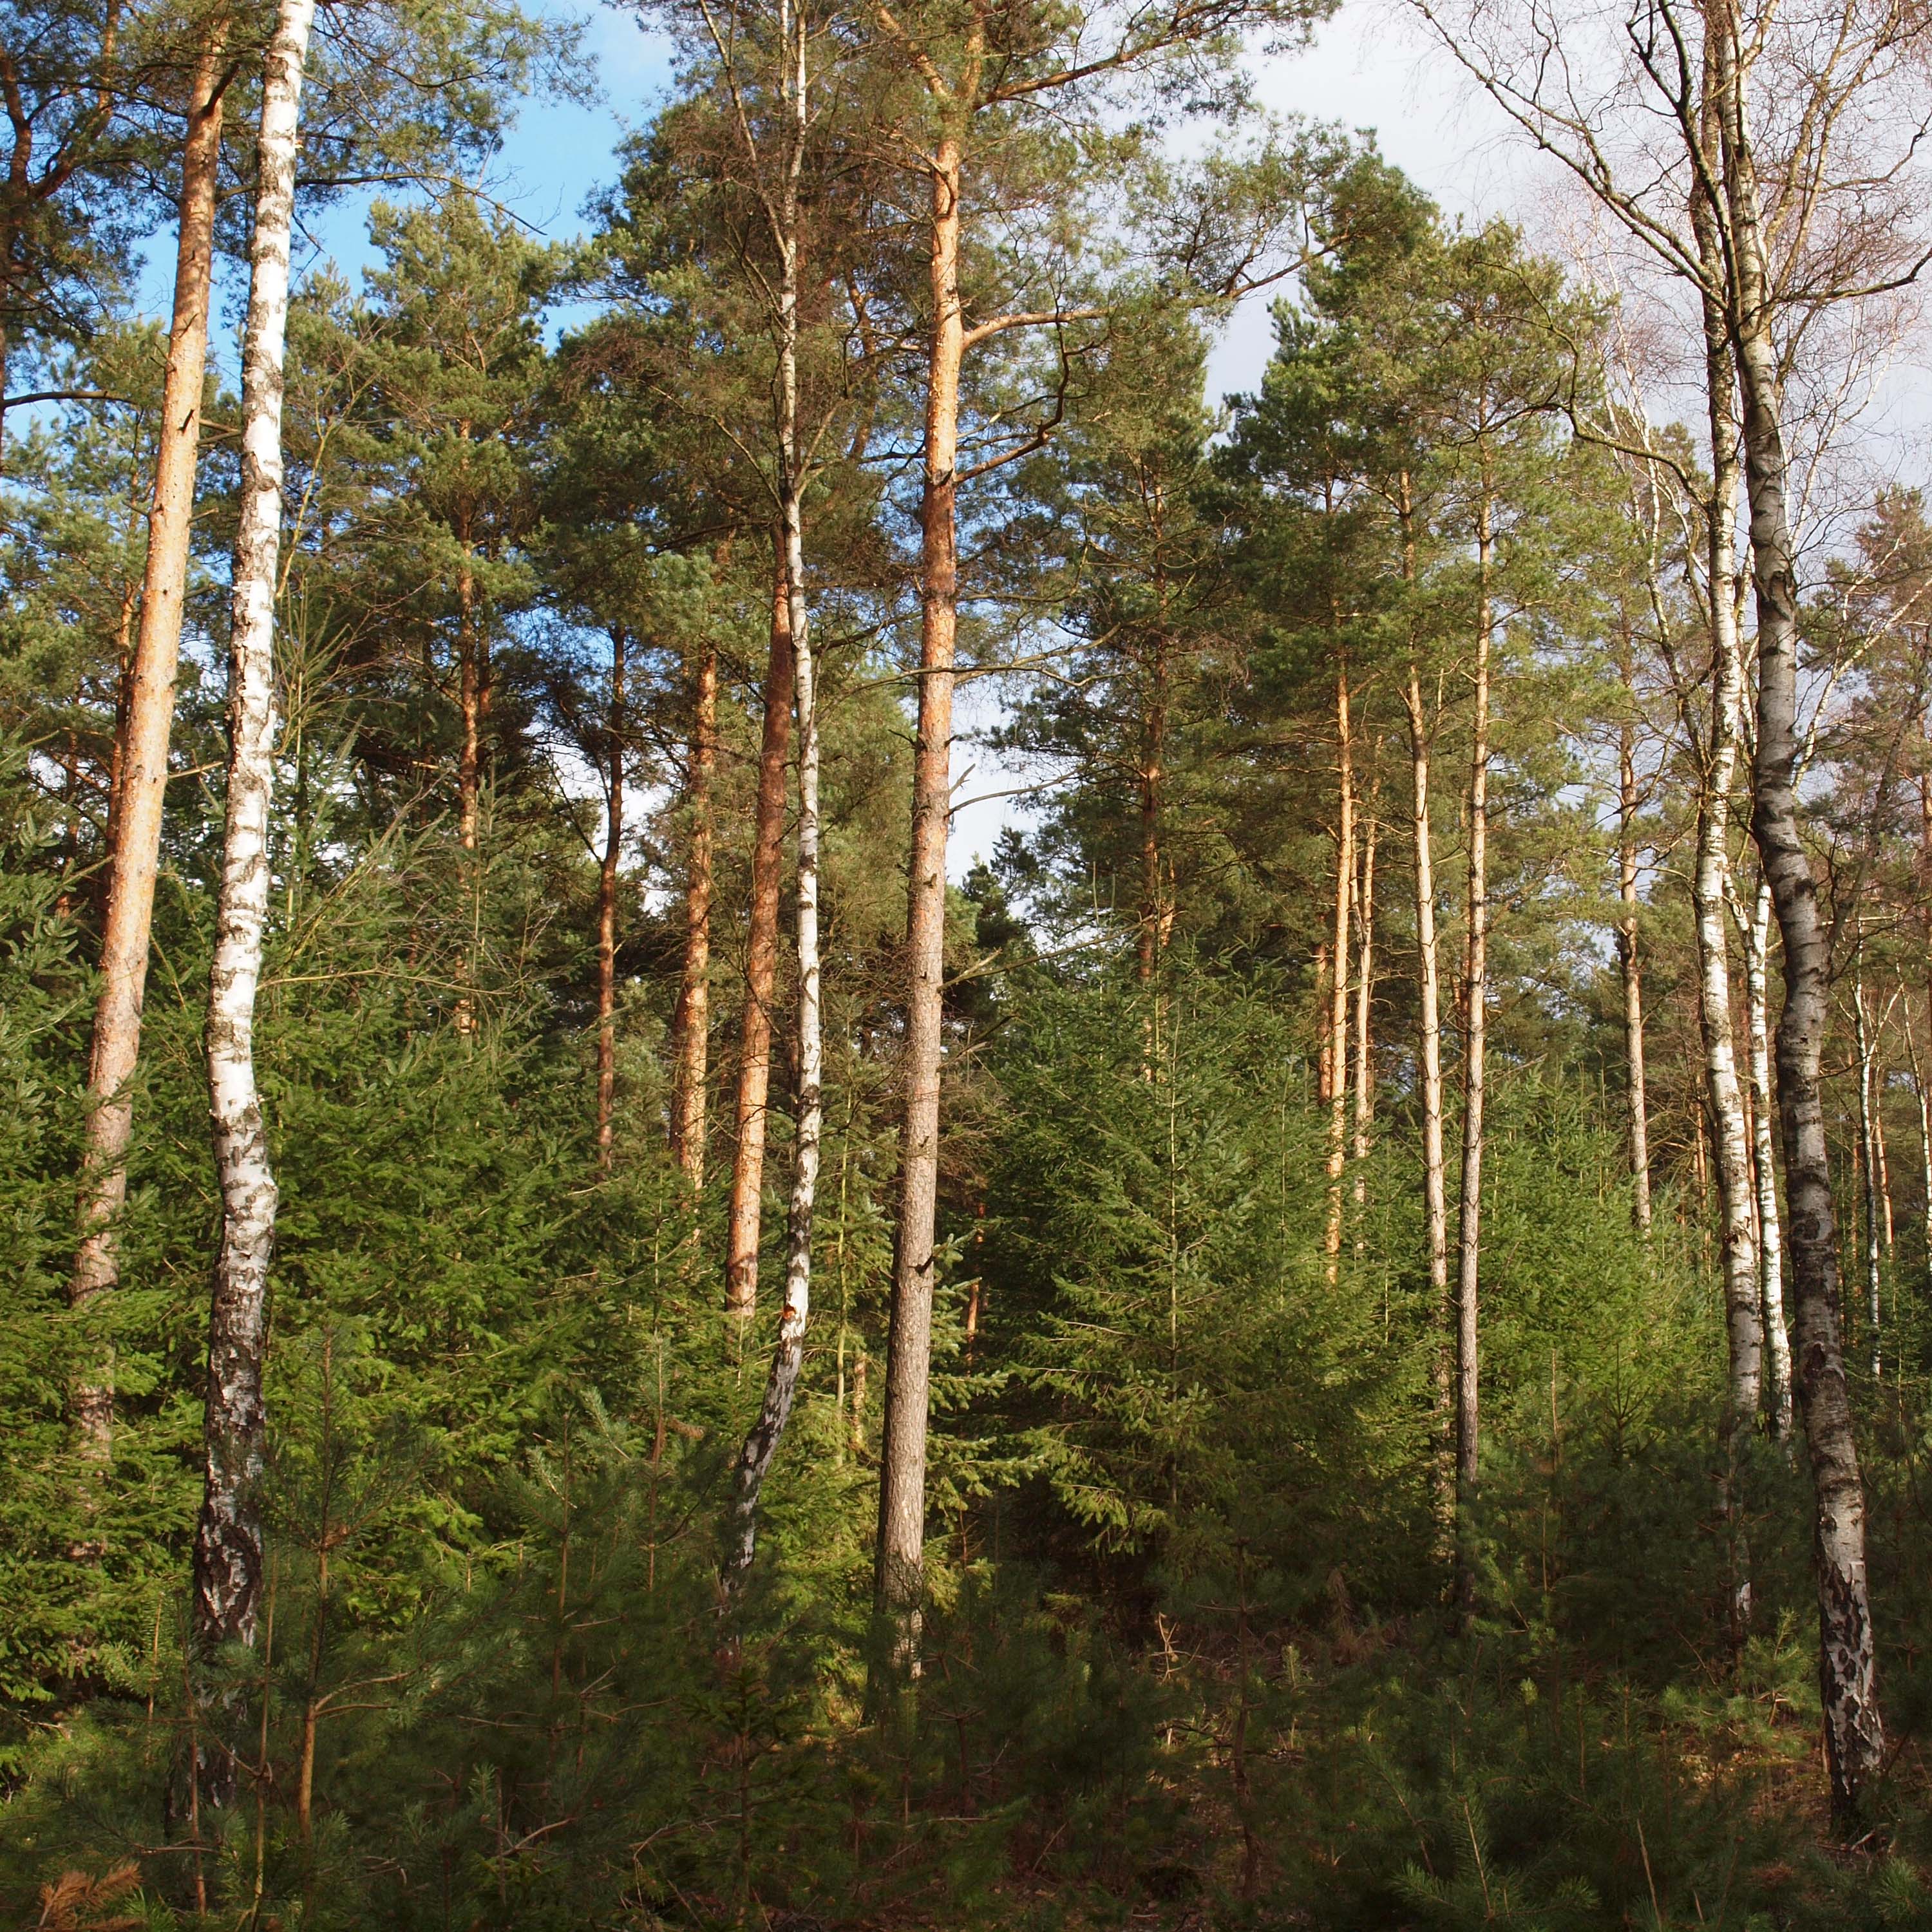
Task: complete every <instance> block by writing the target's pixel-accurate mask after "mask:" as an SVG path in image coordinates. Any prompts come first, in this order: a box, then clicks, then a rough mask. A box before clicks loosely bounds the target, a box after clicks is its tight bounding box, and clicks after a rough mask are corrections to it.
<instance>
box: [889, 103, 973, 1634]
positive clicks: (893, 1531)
mask: <svg viewBox="0 0 1932 1932" xmlns="http://www.w3.org/2000/svg"><path fill="white" fill-rule="evenodd" d="M960 175H961V159H960V143H959V134H958V132H957V130H956V129H954V128H952V127H948V128H947V130H946V131H945V133H944V136H943V137H942V139H941V141H940V142H939V144H938V151H937V152H936V153H935V155H934V157H933V161H932V214H931V234H932V263H931V270H930V275H931V299H932V338H931V341H930V343H929V351H928V362H927V372H926V461H925V477H924V488H923V492H922V500H921V504H920V529H919V601H920V624H919V726H918V739H917V742H916V747H915V749H914V751H913V808H912V849H911V853H910V862H909V863H908V865H907V882H906V894H907V912H906V965H907V976H908V986H907V1001H906V1048H905V1076H904V1078H905V1112H904V1120H903V1123H902V1125H901V1129H900V1135H899V1200H898V1230H897V1235H896V1239H895V1243H894V1249H893V1256H892V1318H891V1324H890V1328H889V1334H888V1340H887V1346H886V1412H885V1431H884V1439H883V1445H882V1448H881V1454H880V1472H879V1547H878V1571H877V1597H878V1603H879V1607H880V1611H881V1613H883V1616H885V1617H886V1619H887V1621H888V1622H889V1625H890V1627H891V1628H892V1631H893V1633H894V1643H895V1652H896V1653H897V1660H898V1662H899V1663H900V1664H901V1666H902V1667H904V1668H906V1669H908V1670H916V1668H917V1663H918V1641H919V1600H920V1597H921V1595H922V1591H923V1588H924V1579H925V1544H926V1427H927V1420H928V1411H929V1405H930V1401H931V1394H932V1294H933V1278H934V1274H935V1256H934V1241H935V1233H936V1229H937V1221H938V1200H939V1097H940V1092H939V1090H940V1061H941V1019H942V1010H941V1004H942V996H943V993H944V975H945V968H946V835H947V817H948V812H949V809H950V804H951V784H952V776H951V768H952V752H953V649H954V643H955V634H956V628H957V623H958V615H959V541H958V532H957V529H956V520H955V518H956V504H955V493H956V484H957V478H956V462H957V455H958V449H959V373H960V365H961V362H962V360H963V359H964V356H965V329H964V326H963V323H962V316H961V311H960V305H959V239H960V203H959V193H960Z"/></svg>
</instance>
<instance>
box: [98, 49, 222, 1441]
mask: <svg viewBox="0 0 1932 1932" xmlns="http://www.w3.org/2000/svg"><path fill="white" fill-rule="evenodd" d="M203 32H204V34H205V39H204V41H203V44H202V51H201V53H200V55H199V58H198V59H197V61H196V64H195V69H194V74H193V80H191V82H190V86H189V90H188V106H187V137H186V139H185V141H184V143H183V145H182V149H181V202H180V229H179V235H178V242H177V245H176V248H175V293H174V314H173V317H172V320H171V322H170V323H169V332H168V361H167V369H166V374H165V375H164V376H163V380H162V387H161V418H160V428H159V431H158V443H157V448H156V451H155V455H154V500H153V504H152V506H151V508H150V510H149V512H148V554H147V562H146V565H145V570H144V572H143V574H142V585H141V616H140V624H139V628H138V630H137V631H136V634H135V640H134V650H133V659H132V663H131V667H130V674H129V679H128V686H129V688H128V702H127V719H126V724H125V727H124V730H122V732H121V735H120V738H119V739H118V743H117V745H116V752H117V754H118V760H119V764H118V780H117V787H116V809H115V824H114V843H113V850H112V851H111V852H110V854H109V857H108V879H107V921H106V926H105V929H104V932H103V934H102V936H101V992H100V995H99V998H98V1003H97V1004H96V1006H95V1016H94V1040H93V1047H92V1053H91V1055H90V1056H89V1064H88V1079H87V1092H88V1100H89V1114H88V1118H87V1134H86V1148H85V1152H84V1154H83V1158H82V1172H81V1185H80V1227H81V1241H80V1248H79V1250H78V1252H77V1254H76V1256H75V1259H74V1276H73V1279H72V1280H71V1283H70V1284H69V1287H68V1299H69V1301H71V1303H72V1304H73V1305H74V1307H75V1308H77V1309H84V1308H86V1307H87V1306H88V1305H89V1304H90V1303H91V1302H92V1301H94V1300H95V1298H97V1297H98V1296H99V1295H104V1294H106V1293H107V1292H110V1291H111V1290H112V1289H114V1288H115V1287H116V1286H118V1284H119V1281H120V1255H119V1236H118V1225H117V1224H118V1220H119V1217H120V1214H121V1208H122V1207H123V1205H124V1203H125V1202H126V1200H127V1145H128V1142H129V1140H130V1138H131V1136H132V1133H133V1118H134V1111H133V1110H134V1100H133V1092H132V1091H131V1089H130V1082H131V1081H132V1080H133V1076H134V1070H135V1068H136V1065H137V1064H138V1063H139V1058H140V1052H141V1007H142V1001H143V999H144V998H145V995H146V991H147V982H148V934H149V930H150V928H151V926H152V924H153V921H154V880H155V877H156V875H157V873H158V871H159V870H160V851H161V814H162V805H163V793H164V792H165V790H166V784H167V775H168V739H169V733H170V730H171V729H172V724H173V719H174V707H175V670H176V667H177V665H178V662H179V659H180V655H181V607H182V602H183V599H184V597H185V595H186V593H187V567H188V542H189V537H190V526H191V523H192V520H193V514H194V483H195V459H196V453H197V452H198V449H199V444H200V440H201V396H202V383H203V380H204V378H205V374H206V371H207V365H208V292H209V288H210V284H211V274H212V270H213V264H214V211H215V201H216V193H217V187H218V186H219V180H220V162H221V120H222V102H223V88H224V86H225V85H226V66H225V58H224V53H225V48H226V40H227V23H226V21H225V20H214V21H211V22H210V23H209V24H208V26H207V27H206V28H204V29H203ZM72 1409H73V1417H74V1427H75V1429H76V1431H77V1434H78V1436H79V1438H80V1444H81V1447H82V1449H83V1453H84V1454H86V1455H87V1456H88V1457H90V1458H91V1459H92V1460H96V1461H101V1462H104V1461H106V1460H107V1457H108V1456H109V1454H110V1452H111V1451H112V1448H113V1427H114V1388H113V1371H112V1368H111V1365H110V1363H108V1362H107V1361H100V1362H98V1363H97V1364H96V1365H95V1367H93V1368H92V1370H89V1373H88V1374H87V1375H86V1377H85V1379H83V1381H82V1382H80V1384H79V1385H77V1387H76V1388H74V1391H73V1395H72Z"/></svg>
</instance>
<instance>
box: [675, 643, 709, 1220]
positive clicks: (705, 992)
mask: <svg viewBox="0 0 1932 1932" xmlns="http://www.w3.org/2000/svg"><path fill="white" fill-rule="evenodd" d="M693 682H694V689H693V691H692V694H691V750H690V754H689V763H688V766H687V767H686V770H685V788H684V799H685V816H686V817H687V818H688V820H689V825H690V829H689V832H688V843H687V844H686V846H685V872H684V968H683V971H682V973H681V974H679V979H678V989H677V1013H676V1018H675V1019H674V1020H673V1022H672V1029H671V1030H672V1033H673V1048H674V1051H675V1052H676V1074H675V1076H674V1077H673V1085H672V1093H671V1135H672V1145H671V1155H672V1158H673V1160H676V1163H677V1164H678V1166H679V1169H680V1170H681V1171H682V1173H683V1175H684V1178H685V1184H686V1185H687V1186H688V1187H689V1188H690V1190H691V1193H692V1194H693V1196H696V1195H697V1194H698V1193H701V1192H702V1191H703V1186H704V1154H705V1144H704V1143H705V1103H706V1082H707V1081H708V1079H709V1061H710V1049H711V898H712V858H711V841H712V829H711V780H712V773H713V772H715V769H717V763H718V652H717V649H716V647H715V646H710V645H707V646H706V647H705V649H704V652H703V655H701V656H700V658H699V659H698V662H697V676H696V678H695V679H694V680H693Z"/></svg>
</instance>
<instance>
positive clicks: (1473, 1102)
mask: <svg viewBox="0 0 1932 1932" xmlns="http://www.w3.org/2000/svg"><path fill="white" fill-rule="evenodd" d="M1476 547H1477V550H1476V553H1477V570H1478V576H1479V584H1480V588H1479V592H1478V596H1479V602H1478V610H1477V615H1476V661H1475V715H1474V718H1472V721H1471V725H1470V748H1469V932H1468V935H1467V937H1466V941H1465V945H1464V951H1463V1010H1464V1016H1465V1017H1464V1020H1463V1037H1464V1041H1465V1047H1464V1051H1463V1176H1462V1190H1461V1196H1460V1202H1459V1207H1458V1212H1457V1225H1456V1263H1457V1271H1456V1529H1457V1535H1456V1604H1457V1610H1458V1612H1459V1613H1460V1616H1461V1617H1462V1619H1463V1622H1464V1623H1465V1624H1467V1623H1468V1622H1470V1620H1471V1619H1473V1617H1474V1616H1475V1603H1476V1574H1475V1550H1474V1549H1473V1547H1472V1545H1473V1542H1474V1538H1475V1501H1476V1483H1477V1476H1478V1463H1479V1458H1478V1444H1479V1435H1478V1430H1479V1427H1480V1420H1481V1418H1480V1411H1479V1406H1478V1374H1477V1356H1476V1346H1477V1298H1478V1283H1479V1277H1480V1272H1481V1262H1482V1253H1483V1218H1482V1217H1483V1101H1484V1049H1485V1046H1486V1045H1487V1034H1488V990H1489V925H1490V900H1489V829H1490V649H1491V646H1492V645H1493V643H1494V641H1495V640H1494V630H1495V618H1494V615H1493V609H1492V606H1491V604H1490V567H1491V560H1492V558H1493V554H1494V538H1493V535H1492V532H1491V526H1490V500H1489V497H1488V495H1487V489H1486V490H1485V493H1484V499H1483V502H1482V504H1481V508H1480V511H1479V513H1478V523H1477V531H1476Z"/></svg>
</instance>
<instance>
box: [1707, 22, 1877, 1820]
mask: <svg viewBox="0 0 1932 1932" xmlns="http://www.w3.org/2000/svg"><path fill="white" fill-rule="evenodd" d="M1735 26H1736V23H1734V22H1733V21H1730V20H1728V19H1727V20H1726V21H1725V22H1724V24H1723V26H1722V27H1721V29H1720V31H1718V33H1717V34H1715V35H1714V36H1713V38H1714V40H1715V41H1716V42H1717V43H1718V46H1717V52H1718V65H1719V68H1720V70H1721V71H1720V74H1719V75H1718V80H1719V83H1720V86H1721V99H1722V101H1723V104H1724V184H1725V188H1726V193H1727V202H1728V207H1727V213H1728V214H1729V217H1730V229H1731V239H1732V249H1733V260H1734V261H1735V263H1736V315H1735V317H1734V326H1733V334H1734V336H1735V338H1736V343H1735V346H1736V350H1737V356H1738V376H1739V383H1740V386H1741V389H1742V395H1743V400H1744V447H1745V477H1746V481H1747V484H1748V492H1749V496H1750V503H1751V574H1752V579H1753V583H1754V589H1755V592H1756V596H1757V632H1758V730H1757V772H1756V775H1755V783H1754V796H1753V801H1752V815H1751V829H1752V832H1753V833H1754V835H1755V837H1756V838H1757V845H1758V850H1759V851H1760V853H1761V854H1762V856H1763V861H1764V870H1765V874H1766V877H1768V878H1769V880H1770V882H1771V891H1772V903H1773V904H1774V905H1775V907H1776V909H1777V913H1778V926H1779V929H1780V931H1781V934H1782V935H1783V938H1784V1013H1783V1014H1782V1015H1781V1017H1780V1019H1779V1021H1778V1107H1779V1114H1780V1124H1781V1127H1782V1129H1783V1133H1784V1172H1785V1191H1786V1195H1787V1202H1788V1205H1789V1208H1790V1218H1789V1224H1788V1225H1789V1228H1790V1246H1791V1280H1792V1298H1793V1326H1794V1328H1795V1330H1796V1335H1795V1337H1794V1340H1795V1342H1796V1355H1797V1361H1796V1382H1797V1390H1798V1403H1799V1412H1800V1414H1801V1415H1802V1417H1803V1418H1804V1424H1805V1443H1806V1446H1807V1448H1808V1450H1809V1451H1810V1454H1811V1473H1812V1482H1813V1488H1814V1496H1815V1498H1816V1505H1817V1512H1816V1519H1815V1520H1816V1530H1817V1542H1816V1560H1817V1581H1818V1630H1819V1684H1820V1691H1821V1693H1822V1703H1823V1710H1824V1717H1825V1745H1826V1761H1827V1764H1828V1766H1829V1774H1830V1779H1831V1788H1832V1809H1833V1811H1834V1812H1835V1814H1837V1815H1838V1817H1839V1818H1840V1819H1841V1820H1843V1821H1846V1822H1849V1821H1850V1820H1852V1819H1853V1818H1855V1817H1856V1815H1857V1814H1858V1811H1859V1810H1860V1808H1861V1802H1862V1799H1863V1797H1864V1793H1865V1790H1866V1788H1867V1786H1868V1784H1870V1781H1871V1780H1872V1779H1873V1777H1874V1776H1876V1774H1877V1772H1878V1770H1879V1767H1880V1766H1881V1765H1882V1763H1884V1760H1885V1727H1884V1722H1883V1720H1882V1717H1881V1715H1880V1713H1879V1704H1878V1683H1877V1661H1876V1655H1875V1651H1874V1646H1873V1634H1872V1620H1871V1601H1870V1583H1869V1580H1868V1578H1867V1573H1866V1568H1865V1507H1864V1482H1863V1480H1862V1478H1861V1473H1860V1471H1859V1467H1858V1445H1857V1442H1856V1439H1855V1436H1854V1434H1853V1431H1852V1412H1851V1401H1850V1394H1849V1389H1848V1388H1847V1386H1846V1378H1845V1366H1844V1356H1843V1344H1842V1340H1841V1335H1840V1332H1839V1325H1838V1288H1839V1283H1838V1224H1837V1217H1836V1214H1835V1209H1834V1207H1833V1204H1832V1172H1831V1160H1830V1155H1829V1151H1828V1149H1827V1147H1826V1139H1825V1114H1824V1105H1823V1094H1822V1091H1821V1082H1820V1058H1821V1055H1822V1053H1823V1046H1824V1037H1825V1025H1826V1001H1827V995H1828V992H1829V986H1830V981H1831V964H1832V962H1831V956H1830V944H1829V936H1828V935H1827V933H1826V929H1825V925H1824V922H1823V918H1822V917H1821V916H1820V911H1819V907H1818V888H1817V880H1816V879H1815V878H1814V876H1813V874H1812V869H1811V856H1810V854H1809V853H1808V852H1807V851H1806V850H1805V842H1804V837H1803V833H1802V829H1801V827H1800V825H1799V816H1798V799H1797V791H1796V783H1795V772H1796V765H1797V761H1798V755H1799V737H1798V629H1799V623H1798V585H1797V573H1796V565H1795V562H1794V559H1793V547H1792V537H1791V523H1790V510H1789V507H1788V504H1787V497H1786V458H1785V450H1784V425H1783V423H1782V422H1781V419H1780V415H1779V411H1780V408H1781V401H1782V398H1781V388H1780V382H1779V371H1778V352H1777V348H1776V346H1775V344H1774V343H1773V341H1772V337H1771V333H1770V323H1769V313H1768V308H1767V302H1768V295H1767V279H1768V278H1767V272H1766V260H1765V250H1764V242H1763V230H1762V227H1761V224H1760V216H1759V209H1758V196H1757V175H1756V172H1755V165H1754V159H1753V156H1752V154H1751V144H1750V136H1749V130H1748V126H1747V124H1746V118H1745V111H1744V104H1743V88H1742V77H1741V76H1740V75H1739V72H1738V69H1737V62H1738V57H1739V50H1738V49H1737V46H1736V43H1735V40H1734V39H1733V37H1732V36H1733V32H1734V30H1735Z"/></svg>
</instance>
